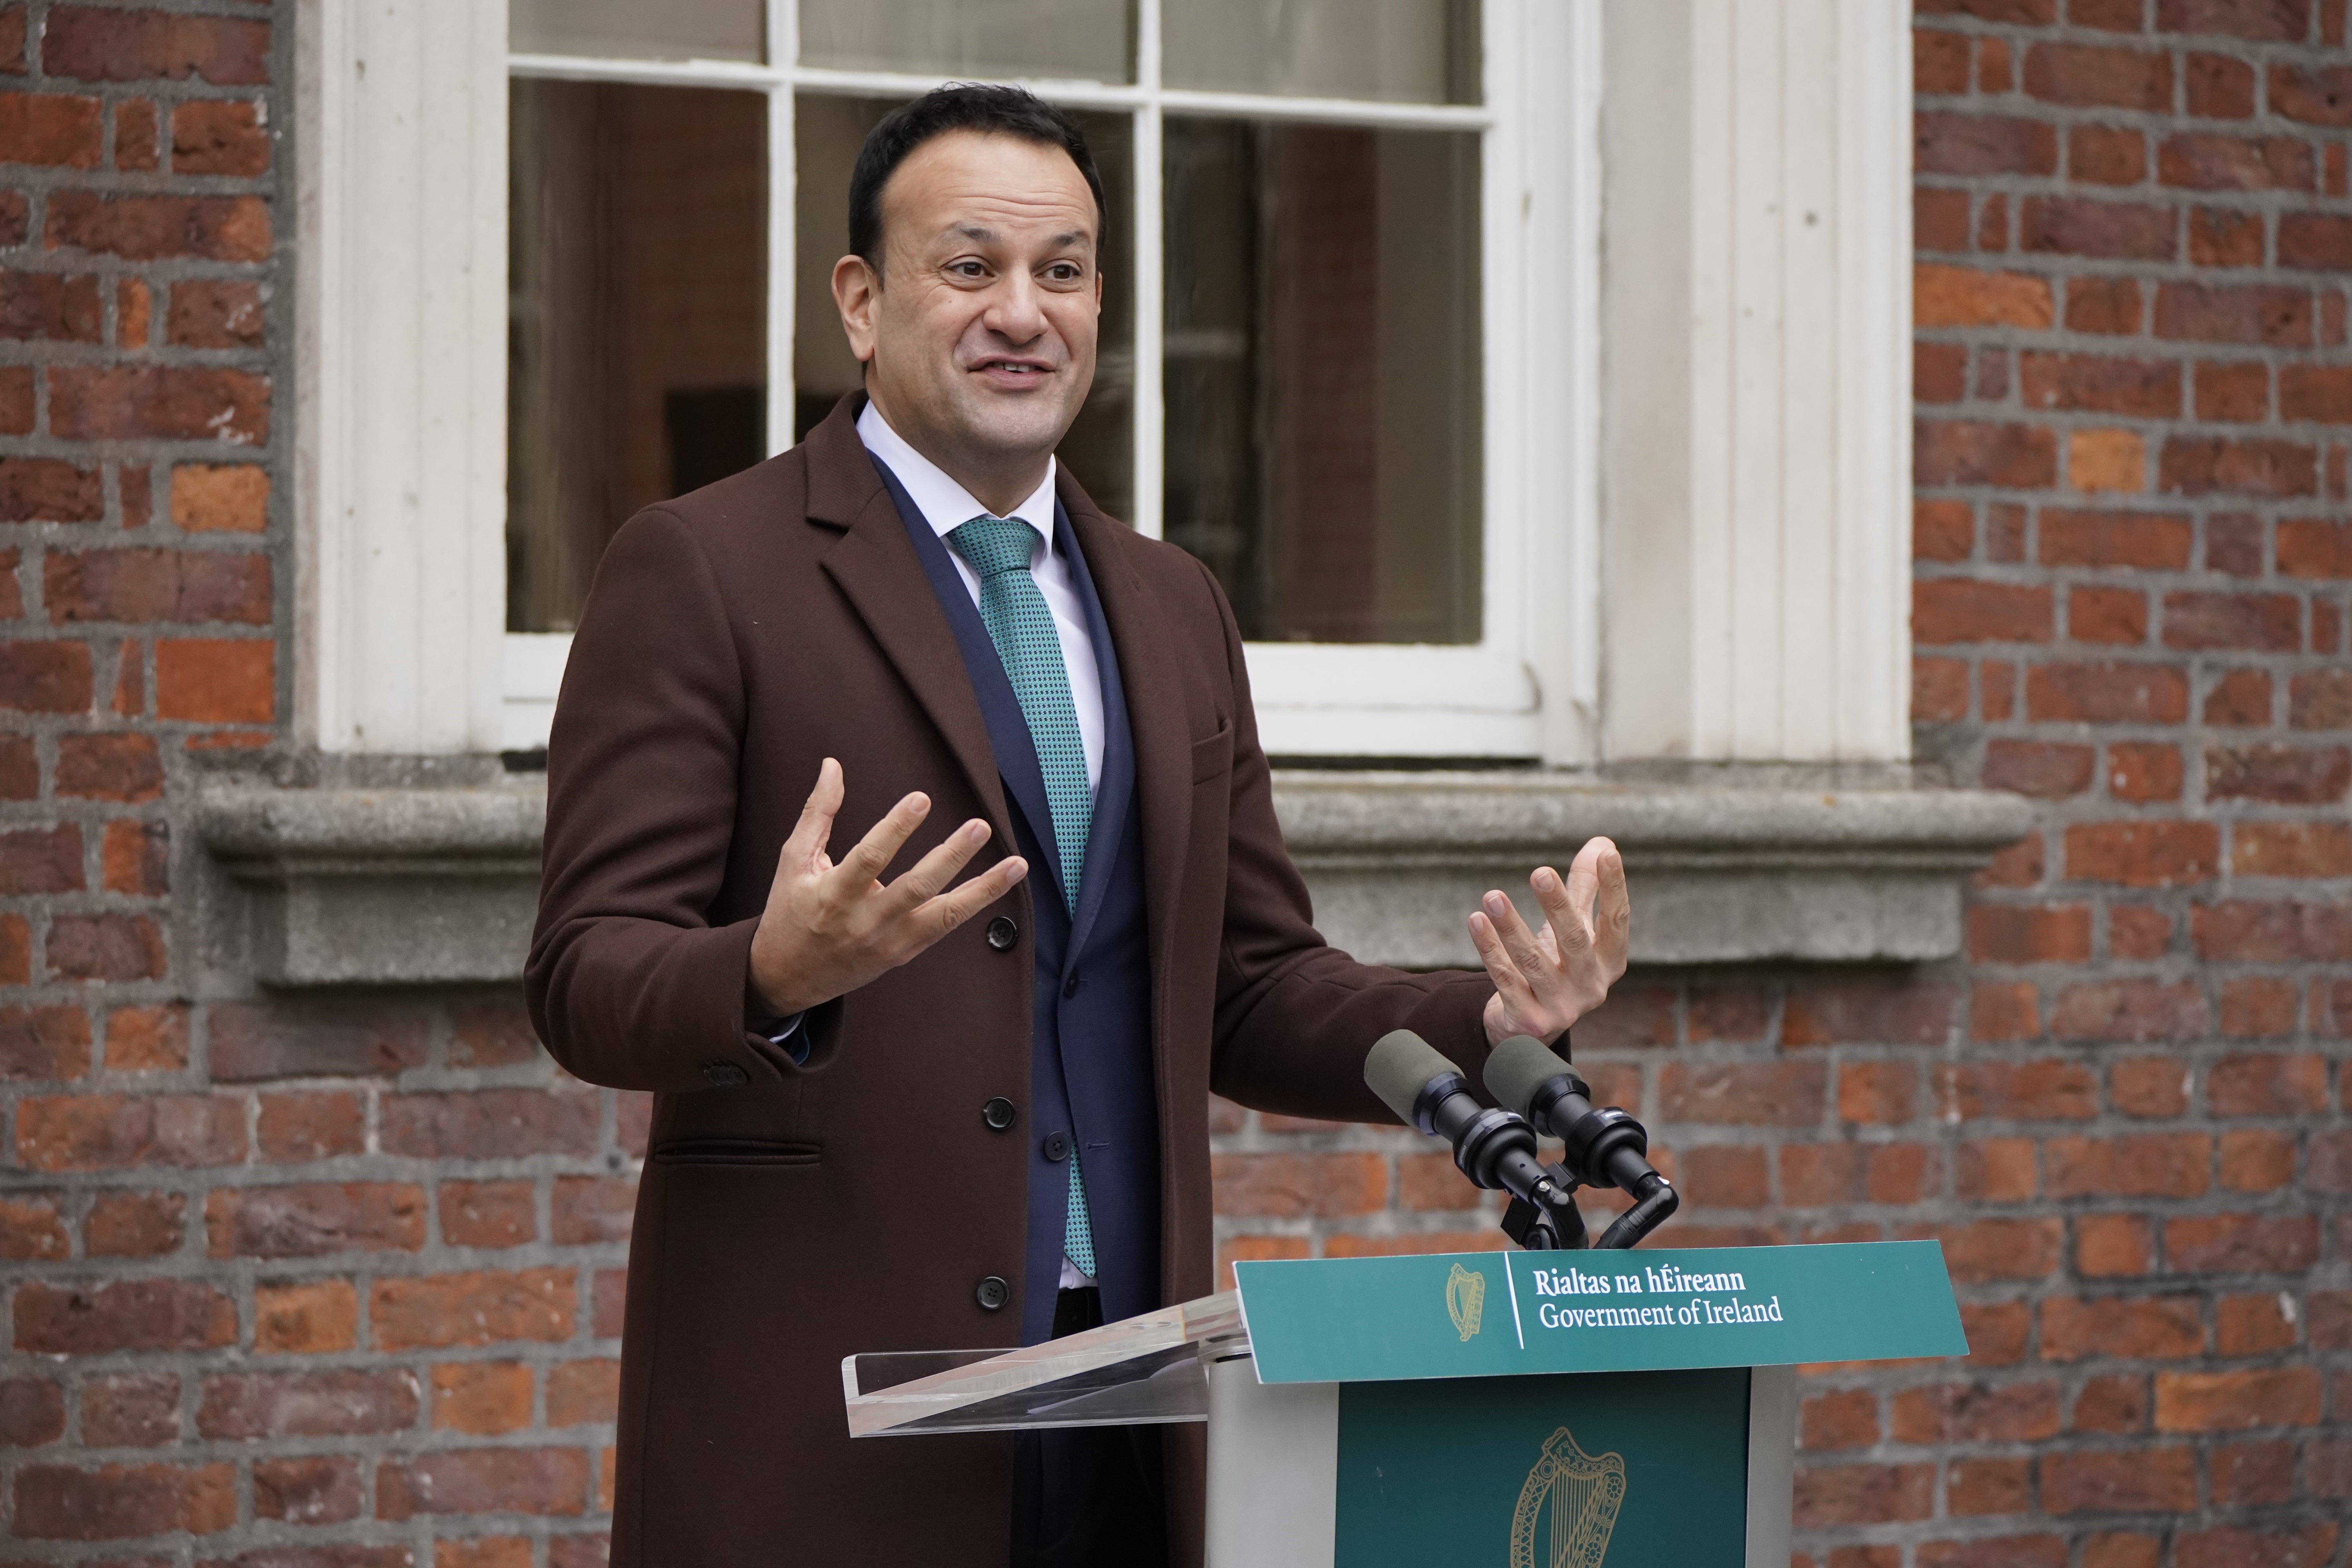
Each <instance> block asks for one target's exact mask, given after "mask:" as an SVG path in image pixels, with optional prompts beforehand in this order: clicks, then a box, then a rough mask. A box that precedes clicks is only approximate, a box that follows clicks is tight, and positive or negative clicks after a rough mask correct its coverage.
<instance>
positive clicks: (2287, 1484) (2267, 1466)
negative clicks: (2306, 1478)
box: [2213, 1442, 2295, 1562]
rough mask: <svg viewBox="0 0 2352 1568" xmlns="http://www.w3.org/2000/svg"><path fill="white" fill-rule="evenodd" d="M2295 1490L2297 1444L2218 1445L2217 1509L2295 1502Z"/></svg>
mask: <svg viewBox="0 0 2352 1568" xmlns="http://www.w3.org/2000/svg"><path fill="white" fill-rule="evenodd" d="M2294 1490H2295V1488H2294V1444H2293V1443H2264V1442H2248V1443H2218V1444H2216V1445H2214V1447H2213V1501H2214V1503H2215V1504H2216V1505H2217V1506H2220V1507H2229V1506H2231V1505H2236V1506H2238V1507H2247V1506H2255V1507H2260V1506H2263V1505H2265V1504H2270V1503H2282V1502H2286V1501H2289V1500H2292V1499H2293V1498H2294ZM2235 1561H2240V1562H2242V1561H2243V1559H2242V1558H2240V1559H2235Z"/></svg>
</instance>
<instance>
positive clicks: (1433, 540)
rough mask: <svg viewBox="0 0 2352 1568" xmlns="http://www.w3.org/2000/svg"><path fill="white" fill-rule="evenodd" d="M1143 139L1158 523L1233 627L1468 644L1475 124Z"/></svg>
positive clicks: (1240, 130)
mask: <svg viewBox="0 0 2352 1568" xmlns="http://www.w3.org/2000/svg"><path fill="white" fill-rule="evenodd" d="M1165 145H1166V157H1167V165H1166V199H1167V207H1166V216H1165V220H1164V221H1165V224H1166V234H1167V244H1166V253H1167V284H1166V287H1167V315H1166V321H1167V331H1166V336H1165V339H1164V342H1163V349H1162V352H1163V353H1164V354H1165V355H1166V361H1165V364H1166V381H1165V388H1166V407H1167V447H1166V451H1167V459H1166V461H1167V485H1166V494H1165V513H1164V516H1165V531H1166V534H1167V537H1168V538H1169V539H1170V540H1171V541H1173V542H1176V543H1178V544H1181V545H1182V546H1183V547H1184V548H1185V549H1187V550H1190V551H1191V552H1192V553H1194V554H1195V555H1198V556H1199V557H1201V558H1202V560H1203V561H1204V562H1206V563H1208V564H1209V566H1210V568H1211V569H1212V570H1213V571H1214V572H1215V573H1216V574H1217V577H1218V580H1219V581H1220V582H1222V583H1223V584H1224V587H1225V592H1226V594H1227V595H1228V596H1229V597H1231V599H1232V600H1233V603H1234V612H1235V614H1236V615H1237V616H1239V618H1240V621H1241V627H1242V635H1243V636H1244V637H1247V638H1249V639H1251V640H1252V641H1258V642H1324V643H1366V642H1388V643H1468V642H1475V641H1477V640H1478V637H1479V569H1480V568H1479V545H1480V541H1479V518H1480V512H1481V475H1480V456H1481V418H1480V395H1479V386H1480V363H1481V353H1480V343H1479V303H1478V294H1479V290H1478V211H1479V205H1478V140H1477V137H1476V135H1475V133H1471V132H1443V131H1381V130H1370V129H1363V128H1359V127H1352V126H1326V125H1312V124H1302V123H1296V122H1291V123H1285V122H1280V121H1243V120H1203V119H1187V118H1182V117H1178V116H1171V117H1170V118H1169V120H1168V121H1167V129H1166V142H1165Z"/></svg>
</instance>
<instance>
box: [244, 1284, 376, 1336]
mask: <svg viewBox="0 0 2352 1568" xmlns="http://www.w3.org/2000/svg"><path fill="white" fill-rule="evenodd" d="M358 1322H359V1298H358V1296H357V1295H356V1294H355V1293H354V1292H353V1290H352V1286H351V1282H350V1281H349V1280H346V1279H292V1280H285V1281H281V1282H278V1283H275V1284H271V1283H263V1284H258V1285H256V1286H255V1287H254V1289H253V1348H254V1350H255V1351H256V1352H259V1353H261V1354H264V1355H268V1354H272V1353H293V1354H305V1355H309V1354H320V1353H324V1352H333V1351H346V1350H349V1349H351V1348H352V1344H353V1343H354V1342H355V1338H356V1333H357V1325H358Z"/></svg>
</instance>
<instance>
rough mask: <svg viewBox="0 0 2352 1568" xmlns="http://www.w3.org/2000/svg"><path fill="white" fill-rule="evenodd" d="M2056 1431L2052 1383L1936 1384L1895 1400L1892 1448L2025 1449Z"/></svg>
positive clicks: (2055, 1393)
mask: <svg viewBox="0 0 2352 1568" xmlns="http://www.w3.org/2000/svg"><path fill="white" fill-rule="evenodd" d="M2058 1429H2059V1422H2058V1386H2057V1384H2053V1383H2013V1384H1938V1385H1936V1386H1933V1387H1928V1388H1906V1389H1905V1390H1904V1391H1903V1392H1902V1393H1900V1394H1896V1395H1895V1441H1896V1442H1898V1443H1918V1444H1940V1443H2031V1442H2038V1441H2041V1440H2042V1439H2044V1438H2048V1437H2053V1436H2057V1434H2058Z"/></svg>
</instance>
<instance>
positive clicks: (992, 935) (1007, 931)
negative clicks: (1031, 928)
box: [988, 915, 1021, 952]
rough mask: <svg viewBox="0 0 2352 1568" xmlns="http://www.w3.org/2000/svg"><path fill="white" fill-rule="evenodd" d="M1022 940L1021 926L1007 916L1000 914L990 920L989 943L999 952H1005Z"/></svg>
mask: <svg viewBox="0 0 2352 1568" xmlns="http://www.w3.org/2000/svg"><path fill="white" fill-rule="evenodd" d="M1020 940H1021V928H1020V927H1019V926H1017V925H1014V924H1013V921H1012V920H1011V919H1010V918H1008V917H1007V916H1004V915H999V916H997V917H996V918H995V919H994V920H992V921H989V922H988V945H989V946H991V947H992V948H994V949H995V950H996V951H997V952H1003V951H1004V950H1005V949H1006V948H1008V947H1011V946H1012V945H1013V943H1014V942H1018V941H1020Z"/></svg>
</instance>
